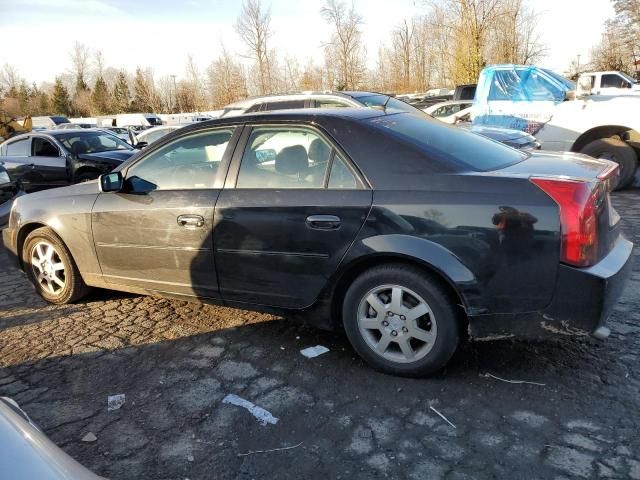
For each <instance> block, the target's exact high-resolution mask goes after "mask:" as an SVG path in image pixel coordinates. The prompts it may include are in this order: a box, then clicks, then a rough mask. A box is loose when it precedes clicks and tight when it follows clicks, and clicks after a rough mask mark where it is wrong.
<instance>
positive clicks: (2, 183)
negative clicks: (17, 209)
mask: <svg viewBox="0 0 640 480" xmlns="http://www.w3.org/2000/svg"><path fill="white" fill-rule="evenodd" d="M20 193H22V190H21V189H20V187H19V185H18V184H17V183H16V182H14V181H13V179H12V178H11V177H10V176H9V174H8V173H7V170H6V169H5V168H4V166H3V165H2V162H0V228H3V227H4V226H5V225H6V224H7V223H8V222H9V212H10V211H11V206H12V205H13V203H12V201H13V199H14V198H15V197H16V195H18V194H20Z"/></svg>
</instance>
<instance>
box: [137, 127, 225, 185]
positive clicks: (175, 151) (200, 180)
mask: <svg viewBox="0 0 640 480" xmlns="http://www.w3.org/2000/svg"><path fill="white" fill-rule="evenodd" d="M232 136H233V129H224V130H214V131H209V132H204V133H196V134H191V135H188V136H186V137H182V138H179V139H177V140H175V141H173V142H171V143H169V144H168V145H165V146H164V147H162V148H160V149H158V150H157V151H155V152H152V153H151V154H149V155H148V156H147V157H145V158H144V159H143V160H141V161H140V162H138V163H136V164H135V165H133V166H132V167H131V168H130V169H129V171H128V172H127V183H128V186H129V188H130V189H131V190H132V191H133V192H148V191H153V190H197V189H205V188H214V187H215V180H216V175H217V173H218V169H219V168H220V164H221V162H222V158H223V157H224V154H225V152H226V150H227V146H228V145H229V141H230V140H231V137H232Z"/></svg>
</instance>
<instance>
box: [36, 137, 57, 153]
mask: <svg viewBox="0 0 640 480" xmlns="http://www.w3.org/2000/svg"><path fill="white" fill-rule="evenodd" d="M31 150H32V151H33V156H35V157H59V156H60V152H59V151H58V147H56V146H55V145H54V144H53V143H51V142H50V141H49V140H47V139H46V138H40V137H35V138H34V139H33V142H32V144H31Z"/></svg>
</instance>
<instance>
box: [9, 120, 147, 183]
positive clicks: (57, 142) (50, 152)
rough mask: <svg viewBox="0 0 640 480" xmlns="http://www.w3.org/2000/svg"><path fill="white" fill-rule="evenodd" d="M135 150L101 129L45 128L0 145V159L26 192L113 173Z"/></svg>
mask: <svg viewBox="0 0 640 480" xmlns="http://www.w3.org/2000/svg"><path fill="white" fill-rule="evenodd" d="M135 152H136V150H135V149H134V148H133V147H132V146H131V145H129V144H128V143H125V142H123V141H122V140H120V139H119V138H118V137H116V136H115V135H112V134H110V133H105V132H102V131H100V130H92V129H78V130H57V129H56V130H45V131H42V132H31V133H27V134H22V135H17V136H15V137H12V138H11V139H9V140H7V141H5V142H3V143H2V144H0V161H2V162H3V164H4V168H5V169H6V170H7V172H8V173H9V175H11V177H12V178H13V179H14V180H15V181H18V182H20V184H21V185H22V187H23V188H24V189H25V191H27V192H32V191H36V190H41V189H43V188H51V187H59V186H64V185H69V184H71V183H77V182H85V181H88V180H93V179H95V178H98V176H99V175H100V174H102V173H106V172H110V171H111V170H112V169H113V168H115V167H117V166H118V165H120V164H121V163H122V162H123V161H124V160H126V159H128V158H129V157H130V156H131V155H133V154H134V153H135Z"/></svg>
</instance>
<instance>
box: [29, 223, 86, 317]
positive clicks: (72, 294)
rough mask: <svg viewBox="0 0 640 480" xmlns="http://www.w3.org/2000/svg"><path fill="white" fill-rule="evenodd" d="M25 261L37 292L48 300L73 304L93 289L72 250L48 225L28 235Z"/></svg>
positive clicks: (58, 303) (55, 302)
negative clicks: (84, 278) (70, 251)
mask: <svg viewBox="0 0 640 480" xmlns="http://www.w3.org/2000/svg"><path fill="white" fill-rule="evenodd" d="M49 252H51V253H49ZM37 260H41V262H38V261H37ZM22 261H23V265H24V268H25V271H26V272H27V276H28V277H29V280H30V281H31V283H33V285H34V286H35V288H36V291H37V292H38V294H39V295H40V296H41V297H42V298H44V299H45V300H46V301H47V302H49V303H54V304H56V305H62V304H66V303H73V302H75V301H76V300H78V299H80V298H82V297H83V296H85V295H86V294H87V293H88V292H89V290H90V289H89V287H87V285H86V284H85V283H84V281H83V280H82V277H81V276H80V272H79V271H78V267H77V266H76V264H75V262H74V261H73V258H72V257H71V254H70V253H69V250H68V249H67V247H66V246H65V245H64V243H62V240H60V238H59V237H58V236H57V235H56V234H55V233H53V232H52V231H51V230H50V229H49V228H46V227H43V228H38V229H36V230H34V231H33V232H31V233H30V234H29V235H27V238H26V239H25V242H24V247H23V249H22ZM47 262H48V263H47Z"/></svg>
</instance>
